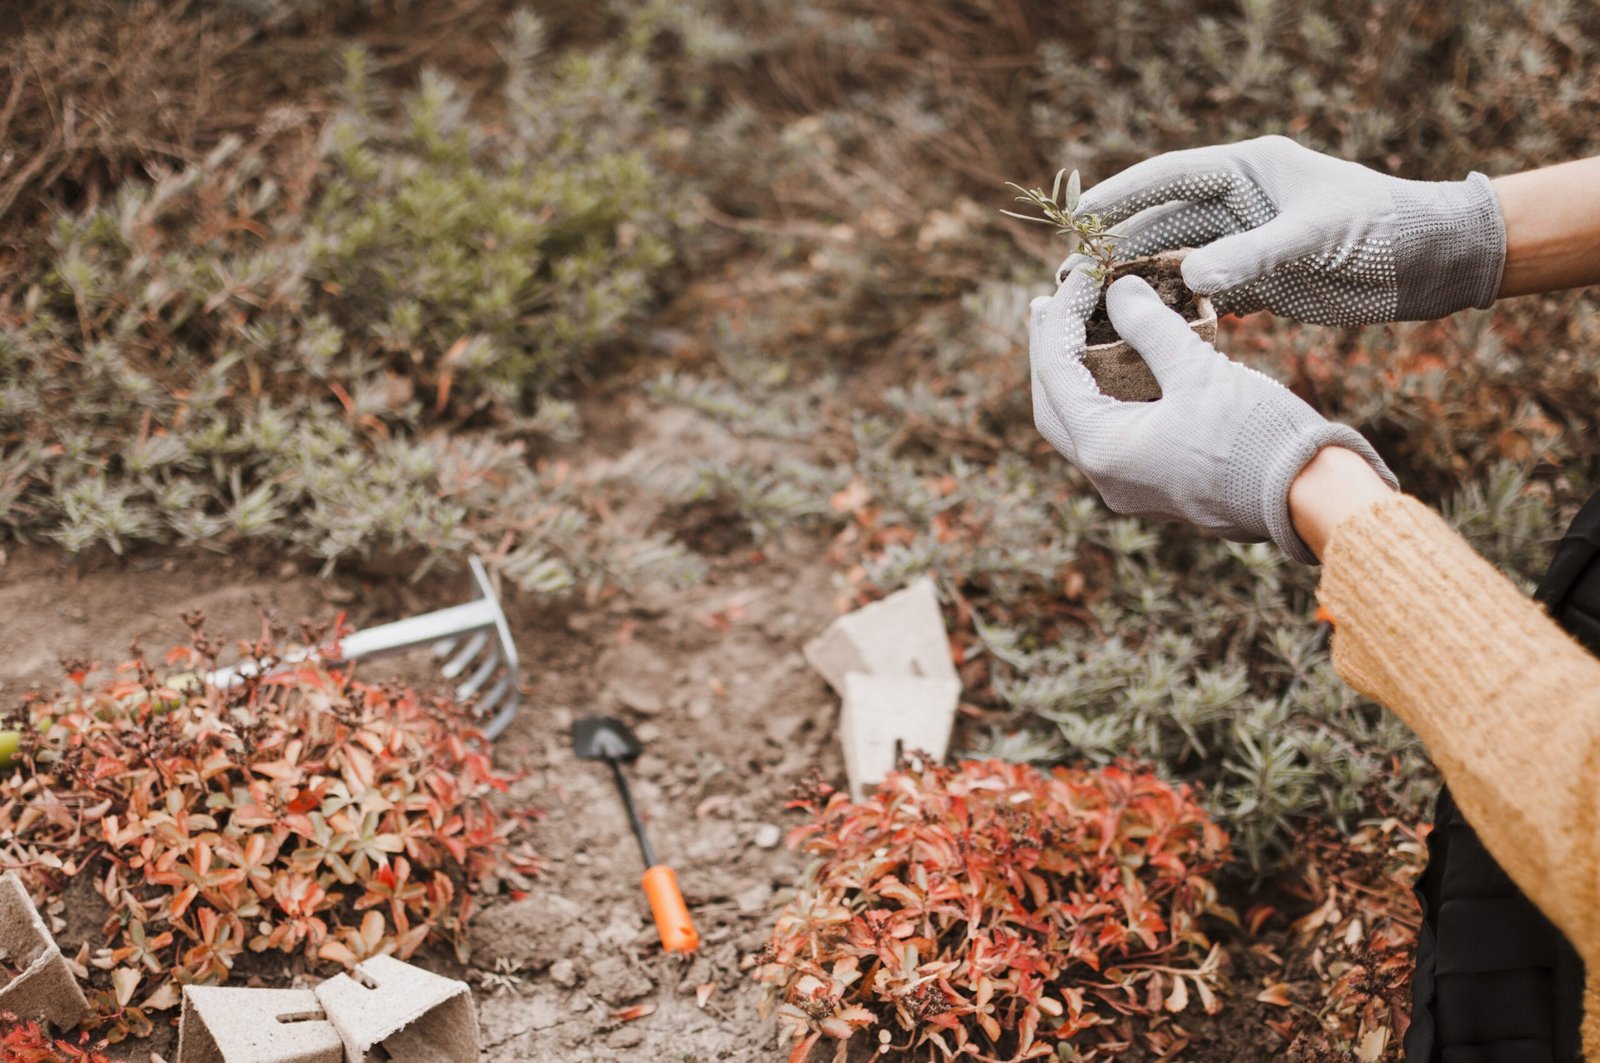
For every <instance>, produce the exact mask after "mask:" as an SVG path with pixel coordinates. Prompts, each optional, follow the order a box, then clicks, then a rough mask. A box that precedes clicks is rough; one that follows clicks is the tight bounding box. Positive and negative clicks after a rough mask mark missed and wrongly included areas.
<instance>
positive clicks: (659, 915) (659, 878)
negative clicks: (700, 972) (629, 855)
mask: <svg viewBox="0 0 1600 1063" xmlns="http://www.w3.org/2000/svg"><path fill="white" fill-rule="evenodd" d="M640 885H642V886H644V895H645V896H646V897H648V898H649V899H650V914H651V915H653V916H655V920H656V929H657V930H658V931H660V932H661V947H662V948H664V949H666V950H667V951H668V952H695V951H697V950H698V949H699V948H700V935H699V934H697V933H695V929H694V920H693V919H691V918H689V906H688V905H687V904H685V903H684V902H683V892H682V891H681V890H679V889H678V876H677V875H675V874H673V873H672V868H670V867H668V866H667V865H666V864H657V865H656V866H655V867H652V868H651V869H650V870H648V871H646V872H645V873H644V878H643V879H642V880H640Z"/></svg>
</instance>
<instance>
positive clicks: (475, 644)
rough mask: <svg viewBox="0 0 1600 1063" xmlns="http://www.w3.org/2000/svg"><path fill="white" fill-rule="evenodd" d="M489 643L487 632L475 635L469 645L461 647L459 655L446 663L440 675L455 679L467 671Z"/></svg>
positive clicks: (440, 670) (469, 640) (468, 641)
mask: <svg viewBox="0 0 1600 1063" xmlns="http://www.w3.org/2000/svg"><path fill="white" fill-rule="evenodd" d="M488 643H489V633H488V632H487V631H479V632H477V633H475V634H474V635H473V636H472V637H471V638H469V639H468V640H467V644H466V645H465V646H463V647H461V651H460V652H459V653H457V654H456V655H455V656H454V657H452V658H450V659H449V660H448V661H446V662H445V664H444V667H442V668H440V669H439V674H440V675H442V676H444V677H445V678H446V679H454V678H455V677H456V676H458V675H460V674H461V673H462V672H464V671H466V670H467V665H469V664H471V663H472V659H473V658H474V657H476V656H477V655H478V653H479V651H480V650H482V649H483V648H484V646H486V645H488Z"/></svg>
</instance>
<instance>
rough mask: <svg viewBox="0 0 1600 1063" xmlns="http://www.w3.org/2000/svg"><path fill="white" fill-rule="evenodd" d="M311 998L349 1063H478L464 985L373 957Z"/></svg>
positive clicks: (321, 987)
mask: <svg viewBox="0 0 1600 1063" xmlns="http://www.w3.org/2000/svg"><path fill="white" fill-rule="evenodd" d="M316 994H317V1000H318V1002H320V1003H321V1005H322V1010H323V1012H324V1013H325V1014H326V1015H327V1017H328V1021H330V1022H331V1023H333V1026H334V1028H335V1029H336V1030H338V1032H339V1037H340V1039H341V1040H342V1041H343V1042H344V1050H345V1059H346V1060H347V1061H348V1063H379V1061H380V1060H391V1059H392V1060H417V1061H419V1063H420V1061H422V1060H427V1061H428V1063H477V1060H478V1015H477V1012H476V1011H474V1010H473V1007H472V991H471V990H470V989H469V988H468V986H467V984H466V983H465V982H458V981H456V980H455V979H453V978H444V977H442V976H440V975H436V974H433V973H432V972H430V971H424V970H423V969H422V968H420V967H413V966H412V965H411V964H409V963H405V962H402V961H400V960H397V959H395V958H394V957H392V956H374V957H373V958H372V959H370V960H367V961H366V962H364V963H362V964H360V965H359V966H357V967H356V973H355V976H354V977H352V976H351V975H348V974H341V975H336V976H335V977H333V978H330V979H328V980H327V981H326V982H323V983H322V984H321V985H319V986H317V990H316ZM230 1063H231V1061H230Z"/></svg>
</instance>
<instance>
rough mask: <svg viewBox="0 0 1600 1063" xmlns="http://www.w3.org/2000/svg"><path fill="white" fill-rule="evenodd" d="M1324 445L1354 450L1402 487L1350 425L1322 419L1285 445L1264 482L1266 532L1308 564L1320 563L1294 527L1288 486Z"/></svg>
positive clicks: (1395, 486) (1387, 480) (1388, 481)
mask: <svg viewBox="0 0 1600 1063" xmlns="http://www.w3.org/2000/svg"><path fill="white" fill-rule="evenodd" d="M1323 447H1343V448H1344V449H1346V450H1353V451H1355V452H1356V453H1357V454H1359V455H1361V456H1362V457H1363V458H1365V459H1366V462H1367V464H1368V465H1370V466H1372V471H1373V472H1375V473H1377V474H1378V475H1379V476H1380V477H1381V478H1382V479H1383V482H1384V483H1386V484H1388V485H1389V486H1390V487H1391V488H1393V489H1394V490H1399V489H1400V481H1399V479H1397V478H1396V477H1395V474H1394V473H1393V472H1392V471H1391V470H1390V469H1389V466H1388V465H1387V464H1386V463H1385V462H1384V460H1383V458H1382V457H1381V456H1379V454H1378V452H1377V451H1376V450H1373V449H1372V444H1371V443H1368V442H1367V441H1366V438H1365V437H1363V436H1362V434H1361V433H1360V432H1357V431H1356V430H1355V429H1354V428H1351V427H1350V426H1349V425H1344V424H1334V423H1332V422H1330V421H1320V422H1319V423H1318V424H1316V425H1315V426H1314V427H1312V428H1311V430H1310V431H1307V432H1305V433H1304V434H1302V435H1301V436H1300V437H1299V438H1298V439H1297V440H1296V442H1295V445H1294V446H1293V447H1288V448H1285V449H1284V451H1283V453H1282V455H1281V456H1279V458H1278V459H1277V460H1276V461H1274V462H1273V464H1272V467H1271V468H1269V469H1268V470H1267V471H1266V476H1265V477H1264V478H1263V480H1262V484H1261V488H1262V499H1261V500H1262V504H1263V508H1264V511H1265V514H1266V523H1267V534H1268V535H1270V536H1271V537H1272V541H1273V542H1275V543H1277V544H1278V548H1279V549H1281V550H1282V551H1283V552H1284V553H1286V554H1288V555H1289V556H1290V557H1291V558H1293V559H1294V560H1296V561H1299V562H1300V563H1301V564H1305V565H1315V564H1317V563H1318V561H1317V555H1316V554H1314V553H1312V552H1311V548H1310V547H1309V546H1307V545H1306V544H1305V541H1304V540H1303V539H1301V538H1300V533H1299V532H1297V531H1295V530H1294V518H1293V517H1292V516H1290V514H1289V488H1290V486H1291V485H1293V483H1294V481H1295V477H1297V476H1299V475H1300V472H1301V470H1302V469H1304V468H1305V467H1306V466H1307V465H1309V464H1310V463H1311V459H1312V458H1314V457H1316V456H1317V453H1318V451H1320V450H1322V448H1323Z"/></svg>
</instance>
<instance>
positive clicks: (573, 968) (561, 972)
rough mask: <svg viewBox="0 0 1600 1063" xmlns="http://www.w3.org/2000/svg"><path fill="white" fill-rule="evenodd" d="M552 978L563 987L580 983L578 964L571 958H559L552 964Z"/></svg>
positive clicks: (567, 987)
mask: <svg viewBox="0 0 1600 1063" xmlns="http://www.w3.org/2000/svg"><path fill="white" fill-rule="evenodd" d="M550 980H551V981H552V982H554V983H555V984H556V985H558V986H560V987H561V988H562V989H571V988H572V987H573V986H575V985H577V984H578V966H577V964H575V963H573V962H572V961H571V960H557V961H556V962H555V963H552V964H551V965H550Z"/></svg>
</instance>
